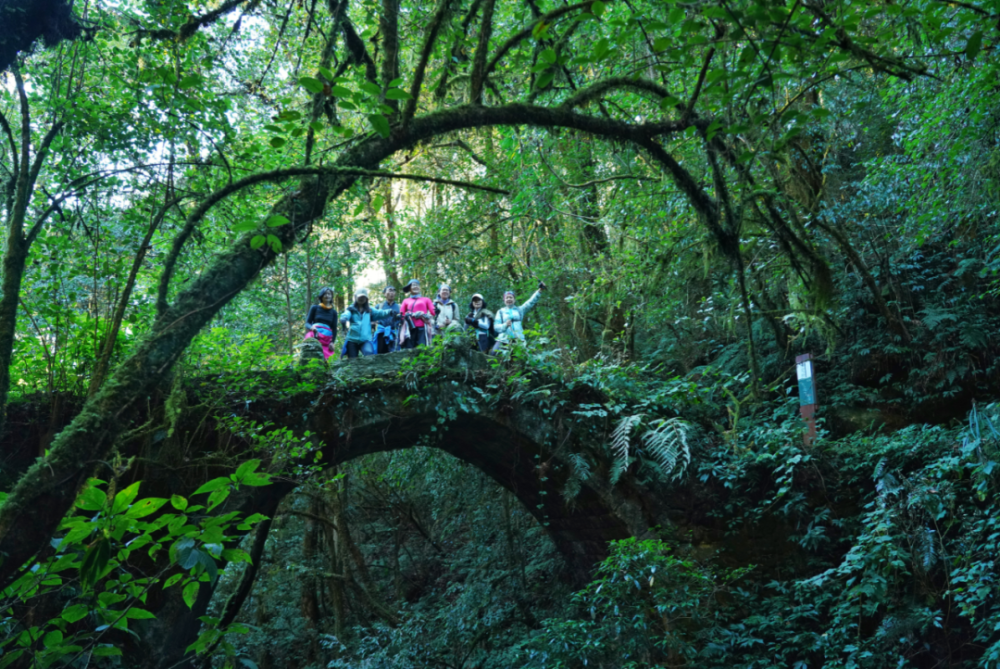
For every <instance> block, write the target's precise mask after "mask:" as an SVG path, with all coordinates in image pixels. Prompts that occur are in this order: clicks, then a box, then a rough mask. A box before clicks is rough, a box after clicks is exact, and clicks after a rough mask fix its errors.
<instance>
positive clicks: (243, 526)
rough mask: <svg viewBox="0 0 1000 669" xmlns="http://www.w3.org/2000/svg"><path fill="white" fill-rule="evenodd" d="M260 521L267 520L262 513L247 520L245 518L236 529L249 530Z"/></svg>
mask: <svg viewBox="0 0 1000 669" xmlns="http://www.w3.org/2000/svg"><path fill="white" fill-rule="evenodd" d="M262 520H267V516H265V515H264V514H262V513H255V514H253V515H252V516H250V517H249V518H247V519H246V520H244V521H243V522H242V523H240V525H239V526H238V529H240V530H249V529H250V528H251V527H253V526H254V525H255V524H256V523H259V522H260V521H262Z"/></svg>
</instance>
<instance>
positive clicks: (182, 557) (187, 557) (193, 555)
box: [177, 543, 201, 569]
mask: <svg viewBox="0 0 1000 669" xmlns="http://www.w3.org/2000/svg"><path fill="white" fill-rule="evenodd" d="M200 553H201V551H199V550H198V549H197V548H195V547H194V544H193V543H192V544H191V545H190V546H185V547H184V548H182V549H180V550H179V551H177V564H178V565H179V566H180V568H181V569H191V568H192V567H194V566H195V565H196V564H198V561H199V560H200V559H201V558H200V557H199V554H200Z"/></svg>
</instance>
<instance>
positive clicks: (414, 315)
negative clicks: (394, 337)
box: [399, 279, 434, 348]
mask: <svg viewBox="0 0 1000 669" xmlns="http://www.w3.org/2000/svg"><path fill="white" fill-rule="evenodd" d="M403 294H404V295H405V294H409V297H407V298H406V299H405V300H403V305H402V306H401V307H400V308H399V315H400V318H402V319H403V326H402V327H400V329H399V338H400V347H401V348H416V347H418V346H424V345H426V344H428V343H430V340H431V335H432V328H433V327H434V302H432V301H431V298H429V297H424V296H423V295H421V294H420V282H419V281H417V280H416V279H410V282H409V283H408V284H406V285H405V286H403Z"/></svg>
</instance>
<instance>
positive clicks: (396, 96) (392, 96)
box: [385, 88, 413, 100]
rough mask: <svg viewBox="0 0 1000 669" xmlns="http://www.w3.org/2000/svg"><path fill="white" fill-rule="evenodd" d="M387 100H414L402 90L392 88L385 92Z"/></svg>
mask: <svg viewBox="0 0 1000 669" xmlns="http://www.w3.org/2000/svg"><path fill="white" fill-rule="evenodd" d="M385 99H386V100H412V99H413V96H412V95H410V94H409V93H407V92H406V91H404V90H403V89H401V88H390V89H389V90H387V91H386V92H385Z"/></svg>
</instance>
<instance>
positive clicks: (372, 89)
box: [358, 81, 382, 97]
mask: <svg viewBox="0 0 1000 669" xmlns="http://www.w3.org/2000/svg"><path fill="white" fill-rule="evenodd" d="M358 88H360V89H361V90H363V91H364V92H365V93H368V95H373V96H375V97H378V96H379V95H381V94H382V89H381V88H379V87H378V84H375V83H372V82H370V81H363V82H361V84H359V85H358Z"/></svg>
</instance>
